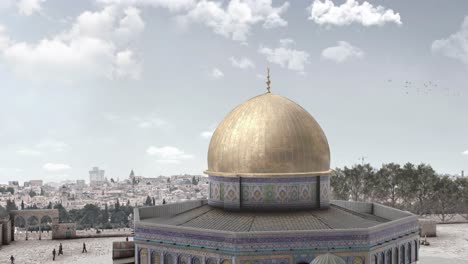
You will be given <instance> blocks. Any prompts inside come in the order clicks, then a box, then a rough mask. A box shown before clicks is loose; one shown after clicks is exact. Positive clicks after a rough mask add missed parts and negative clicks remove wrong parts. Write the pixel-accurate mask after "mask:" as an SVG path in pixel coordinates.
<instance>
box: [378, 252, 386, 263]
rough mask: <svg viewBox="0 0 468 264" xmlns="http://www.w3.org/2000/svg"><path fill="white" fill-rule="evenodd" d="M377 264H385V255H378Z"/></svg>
mask: <svg viewBox="0 0 468 264" xmlns="http://www.w3.org/2000/svg"><path fill="white" fill-rule="evenodd" d="M379 264H385V253H383V252H382V253H380V259H379Z"/></svg>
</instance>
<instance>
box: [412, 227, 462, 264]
mask: <svg viewBox="0 0 468 264" xmlns="http://www.w3.org/2000/svg"><path fill="white" fill-rule="evenodd" d="M427 240H428V241H429V242H430V243H431V245H430V246H421V250H420V251H419V252H420V253H419V254H420V260H421V261H420V263H422V264H454V263H457V264H458V263H468V224H445V225H437V237H434V238H427Z"/></svg>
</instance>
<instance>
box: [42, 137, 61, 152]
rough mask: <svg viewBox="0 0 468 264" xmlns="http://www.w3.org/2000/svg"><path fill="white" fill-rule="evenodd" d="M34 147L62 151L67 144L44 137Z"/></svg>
mask: <svg viewBox="0 0 468 264" xmlns="http://www.w3.org/2000/svg"><path fill="white" fill-rule="evenodd" d="M36 148H40V149H44V150H50V151H64V150H65V149H66V148H68V144H67V143H65V142H62V141H58V140H54V139H44V140H42V141H41V142H39V143H38V144H37V145H36Z"/></svg>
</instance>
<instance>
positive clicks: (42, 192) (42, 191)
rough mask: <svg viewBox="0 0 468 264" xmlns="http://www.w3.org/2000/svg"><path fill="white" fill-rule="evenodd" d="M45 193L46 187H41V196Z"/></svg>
mask: <svg viewBox="0 0 468 264" xmlns="http://www.w3.org/2000/svg"><path fill="white" fill-rule="evenodd" d="M44 195H45V192H44V189H42V188H41V196H44Z"/></svg>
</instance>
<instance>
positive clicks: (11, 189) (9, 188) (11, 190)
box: [6, 187, 15, 194]
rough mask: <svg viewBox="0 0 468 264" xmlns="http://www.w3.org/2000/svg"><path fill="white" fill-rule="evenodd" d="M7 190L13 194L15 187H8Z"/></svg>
mask: <svg viewBox="0 0 468 264" xmlns="http://www.w3.org/2000/svg"><path fill="white" fill-rule="evenodd" d="M6 191H7V192H10V193H11V194H15V189H14V188H13V187H7V188H6Z"/></svg>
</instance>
